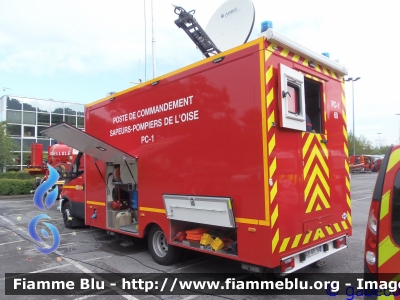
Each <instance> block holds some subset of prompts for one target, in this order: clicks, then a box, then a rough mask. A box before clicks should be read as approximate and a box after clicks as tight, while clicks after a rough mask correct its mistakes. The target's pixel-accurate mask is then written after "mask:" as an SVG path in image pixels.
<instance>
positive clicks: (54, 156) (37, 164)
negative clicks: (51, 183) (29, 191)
mask: <svg viewBox="0 0 400 300" xmlns="http://www.w3.org/2000/svg"><path fill="white" fill-rule="evenodd" d="M47 153H48V159H47V162H45V161H44V159H43V145H42V144H40V143H32V144H31V159H30V164H29V165H28V166H27V167H26V168H25V169H24V170H25V171H27V172H28V173H29V174H30V175H40V176H38V177H36V180H35V186H34V188H35V189H36V188H37V187H38V186H39V185H40V184H41V183H42V182H43V181H45V180H47V178H48V176H49V170H48V167H47V164H50V165H51V166H52V167H54V168H55V169H56V170H57V171H58V173H59V174H60V179H59V180H58V181H57V183H56V184H57V185H58V190H59V193H61V191H62V187H63V185H64V182H65V179H66V177H67V173H68V172H69V171H70V169H71V166H72V163H73V162H74V161H75V159H76V156H77V155H78V151H77V150H75V149H73V148H71V147H70V146H67V145H65V144H63V143H59V142H58V143H57V144H54V145H52V146H49V147H48V148H47Z"/></svg>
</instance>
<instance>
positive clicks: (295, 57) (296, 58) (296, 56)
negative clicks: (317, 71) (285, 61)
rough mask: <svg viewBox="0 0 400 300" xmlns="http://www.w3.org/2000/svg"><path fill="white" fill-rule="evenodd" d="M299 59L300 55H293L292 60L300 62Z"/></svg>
mask: <svg viewBox="0 0 400 300" xmlns="http://www.w3.org/2000/svg"><path fill="white" fill-rule="evenodd" d="M299 59H300V56H299V55H297V54H295V55H293V57H292V60H293V61H294V62H298V61H299Z"/></svg>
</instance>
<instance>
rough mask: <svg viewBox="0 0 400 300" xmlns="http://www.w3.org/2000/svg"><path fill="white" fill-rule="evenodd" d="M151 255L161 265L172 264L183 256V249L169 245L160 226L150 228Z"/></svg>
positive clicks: (149, 243)
mask: <svg viewBox="0 0 400 300" xmlns="http://www.w3.org/2000/svg"><path fill="white" fill-rule="evenodd" d="M147 243H148V246H149V251H150V254H151V257H153V259H154V261H155V262H156V263H158V264H160V265H164V266H167V265H171V264H174V263H176V262H177V261H178V260H179V258H180V257H181V253H182V249H181V248H178V247H174V246H171V245H168V242H167V238H166V237H165V234H164V232H163V231H162V230H161V228H160V227H158V226H153V227H151V228H150V231H149V236H148V240H147Z"/></svg>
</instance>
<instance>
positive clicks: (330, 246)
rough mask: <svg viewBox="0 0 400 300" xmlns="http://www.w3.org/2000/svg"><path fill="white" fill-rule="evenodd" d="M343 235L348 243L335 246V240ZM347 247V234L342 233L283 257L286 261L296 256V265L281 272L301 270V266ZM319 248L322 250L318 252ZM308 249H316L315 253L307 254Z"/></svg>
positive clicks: (288, 272) (287, 272)
mask: <svg viewBox="0 0 400 300" xmlns="http://www.w3.org/2000/svg"><path fill="white" fill-rule="evenodd" d="M342 237H346V245H342V246H341V247H340V248H335V247H334V243H333V242H334V241H336V240H337V239H340V238H342ZM319 247H320V248H319ZM317 248H319V249H317ZM346 248H347V235H341V236H338V237H335V238H334V239H332V240H328V241H325V242H323V243H321V244H319V245H317V246H313V247H311V248H308V249H306V250H305V251H302V252H300V253H296V254H293V255H290V256H287V257H284V258H282V259H281V261H285V260H288V259H292V258H294V267H293V268H292V269H290V270H287V271H285V272H282V273H281V274H282V275H284V274H290V273H293V272H296V271H297V270H300V269H301V268H304V267H306V266H309V265H311V264H313V263H315V262H317V261H319V260H321V259H323V258H325V257H328V256H330V255H331V254H333V253H336V252H339V251H341V250H343V249H346ZM318 250H320V252H318V253H316V252H317V251H318ZM308 251H310V252H312V251H314V253H315V254H313V255H311V256H307V255H306V253H307V252H308Z"/></svg>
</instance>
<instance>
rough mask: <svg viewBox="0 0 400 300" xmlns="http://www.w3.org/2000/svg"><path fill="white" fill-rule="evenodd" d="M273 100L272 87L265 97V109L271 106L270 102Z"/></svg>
mask: <svg viewBox="0 0 400 300" xmlns="http://www.w3.org/2000/svg"><path fill="white" fill-rule="evenodd" d="M273 100H274V88H273V87H272V88H271V89H270V90H269V92H268V95H267V107H269V106H270V105H271V102H272V101H273Z"/></svg>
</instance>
